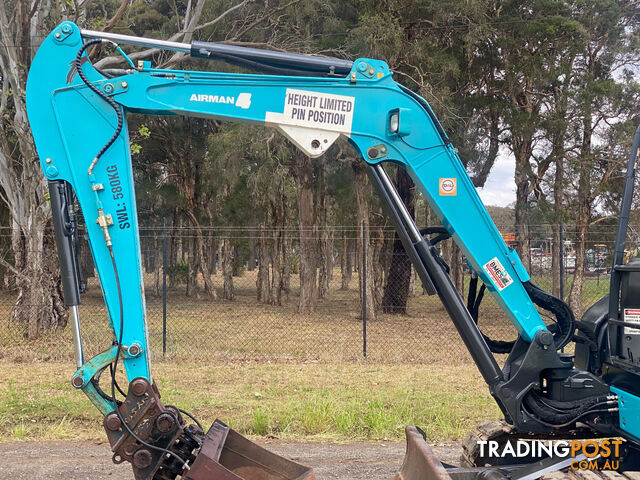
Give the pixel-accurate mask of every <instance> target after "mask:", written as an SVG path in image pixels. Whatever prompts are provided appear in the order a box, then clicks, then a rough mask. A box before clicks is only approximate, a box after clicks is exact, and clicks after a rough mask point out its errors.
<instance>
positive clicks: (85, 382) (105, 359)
mask: <svg viewBox="0 0 640 480" xmlns="http://www.w3.org/2000/svg"><path fill="white" fill-rule="evenodd" d="M117 350H118V347H117V346H116V345H113V346H112V347H110V348H109V349H108V350H105V351H104V352H102V353H100V354H98V355H96V356H95V357H93V358H92V359H91V360H89V361H88V362H85V364H84V365H83V366H82V368H81V369H79V370H78V371H77V372H76V373H75V374H74V375H73V377H72V380H71V384H72V385H73V386H74V387H75V388H80V389H82V391H83V392H84V394H85V395H86V396H87V397H89V400H91V403H93V404H94V405H95V406H96V408H97V409H98V410H100V412H102V414H103V415H107V414H108V413H110V412H113V411H114V410H115V406H114V405H113V402H111V401H109V400H107V399H105V398H104V397H103V396H102V395H100V394H99V393H98V391H97V390H96V388H95V387H94V385H93V384H92V383H91V379H92V378H93V377H94V376H95V375H96V374H97V373H98V372H100V371H101V370H102V369H104V368H106V367H108V366H109V364H111V363H113V362H114V361H115V359H116V354H117ZM120 356H121V358H127V356H126V350H122V352H121V354H120ZM77 379H82V384H80V383H76V381H77ZM109 395H111V393H109Z"/></svg>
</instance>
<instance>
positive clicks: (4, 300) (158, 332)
mask: <svg viewBox="0 0 640 480" xmlns="http://www.w3.org/2000/svg"><path fill="white" fill-rule="evenodd" d="M147 280H151V278H147ZM547 280H549V279H548V278H544V277H539V278H537V279H536V281H538V283H540V285H541V286H542V287H546V286H547V285H546V283H548V282H546V281H547ZM148 283H149V284H150V283H151V282H150V281H149V282H148ZM214 283H215V284H216V285H220V284H221V278H220V274H218V275H215V276H214ZM234 283H235V293H236V297H235V300H234V301H225V300H222V299H220V298H219V299H218V300H211V299H208V298H205V297H201V298H198V299H196V298H192V297H185V296H184V292H183V289H184V287H180V288H177V289H172V290H170V292H169V301H168V312H167V354H168V358H171V359H181V360H184V361H189V360H207V361H209V360H211V359H216V360H228V359H232V360H234V361H235V360H249V359H251V360H259V361H265V360H272V361H297V362H298V361H330V362H336V361H347V362H352V361H359V360H360V359H361V358H362V321H361V319H360V300H359V297H358V291H357V278H354V279H353V280H352V283H351V288H350V289H348V290H341V289H340V276H339V272H338V271H336V273H335V275H334V280H333V282H332V284H331V289H330V291H329V295H328V297H327V298H324V299H319V302H318V308H317V311H316V312H312V313H304V314H301V313H298V312H297V297H298V292H297V289H296V288H293V290H292V292H291V294H290V297H289V299H285V300H284V302H283V305H281V306H273V305H265V304H261V303H258V302H257V300H256V297H255V272H246V273H245V274H244V275H243V276H242V277H236V278H234ZM297 283H298V279H297V276H293V278H292V281H291V284H292V286H295V285H297ZM607 285H608V280H606V279H604V278H603V279H600V280H598V279H596V278H586V279H585V287H584V303H585V306H588V305H590V304H591V303H593V302H594V301H595V300H596V299H597V298H600V296H602V294H604V293H605V291H606V289H607ZM416 293H420V292H416ZM12 304H13V298H12V297H10V296H9V295H8V294H7V293H6V292H0V359H4V360H6V361H15V362H30V361H62V360H71V359H72V358H73V349H72V342H71V334H70V332H69V331H68V329H65V330H62V331H58V332H55V333H53V334H51V335H48V336H46V337H44V338H41V339H39V340H37V341H33V342H27V341H26V339H25V338H24V333H25V332H24V327H23V326H22V325H16V324H12V323H11V322H10V321H9V317H10V315H9V311H10V308H11V306H12ZM147 314H148V315H147V320H148V324H149V341H150V344H151V349H152V351H153V352H154V353H156V354H157V352H161V351H162V301H161V298H159V297H156V296H154V295H152V294H151V293H150V292H147ZM578 316H579V312H578ZM80 317H81V323H82V329H83V337H84V341H85V351H86V354H87V356H88V357H92V356H94V355H96V354H98V353H100V352H101V351H102V350H104V349H105V348H106V346H107V345H108V344H109V338H110V331H109V328H108V318H107V314H106V310H105V308H104V304H103V301H102V297H101V293H100V289H99V287H98V285H96V284H95V279H94V280H93V283H91V285H90V287H89V292H88V293H87V294H86V295H85V296H83V303H82V305H81V307H80ZM378 317H379V318H378V319H377V320H375V321H369V322H368V325H367V347H368V352H367V353H368V358H369V359H370V360H374V361H376V362H384V363H416V362H418V363H447V364H451V363H454V362H455V363H457V364H467V363H469V362H470V361H471V359H470V357H469V355H468V353H467V352H466V348H465V347H464V344H463V343H462V341H461V340H460V338H459V336H458V333H457V332H456V330H455V328H454V326H453V324H452V322H451V320H450V319H449V318H448V316H447V314H446V312H445V310H444V308H443V307H442V305H441V304H440V301H439V299H438V298H437V297H435V296H434V297H430V296H427V295H422V294H416V295H413V296H411V297H410V298H409V301H408V309H407V314H406V315H388V314H381V313H380V314H379V315H378ZM480 323H481V327H482V329H483V331H485V333H487V334H488V335H490V336H492V337H494V338H501V339H512V338H514V337H515V329H514V328H513V326H512V325H511V324H510V322H509V321H508V320H507V319H506V317H505V315H504V314H503V313H502V311H501V310H500V309H499V307H498V306H497V304H496V303H495V302H494V300H493V298H491V296H490V295H487V296H486V297H485V301H484V302H483V305H482V307H481V317H480Z"/></svg>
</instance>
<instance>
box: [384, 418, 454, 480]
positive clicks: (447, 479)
mask: <svg viewBox="0 0 640 480" xmlns="http://www.w3.org/2000/svg"><path fill="white" fill-rule="evenodd" d="M405 433H406V435H407V453H406V454H405V456H404V461H403V462H402V468H401V469H400V471H399V472H398V473H397V474H396V476H395V477H394V480H451V476H450V475H449V474H448V473H447V470H446V469H445V468H444V465H442V463H441V462H440V460H438V459H437V458H436V456H435V455H434V453H433V452H432V451H431V448H429V445H427V442H426V441H425V439H424V436H423V434H422V432H421V431H420V430H419V429H418V428H417V427H411V426H409V427H407V428H406V429H405Z"/></svg>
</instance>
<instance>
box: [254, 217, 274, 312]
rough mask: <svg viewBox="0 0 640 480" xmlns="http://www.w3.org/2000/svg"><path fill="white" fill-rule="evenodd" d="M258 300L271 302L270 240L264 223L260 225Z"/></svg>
mask: <svg viewBox="0 0 640 480" xmlns="http://www.w3.org/2000/svg"><path fill="white" fill-rule="evenodd" d="M256 287H257V293H258V295H257V296H258V301H259V302H262V303H269V301H270V300H271V289H270V288H271V286H270V284H269V241H268V239H267V232H266V229H265V226H264V225H260V242H259V244H258V278H257V280H256Z"/></svg>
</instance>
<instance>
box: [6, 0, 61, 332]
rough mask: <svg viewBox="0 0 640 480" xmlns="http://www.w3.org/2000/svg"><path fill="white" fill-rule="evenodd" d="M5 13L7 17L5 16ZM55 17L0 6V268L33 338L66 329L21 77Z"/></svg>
mask: <svg viewBox="0 0 640 480" xmlns="http://www.w3.org/2000/svg"><path fill="white" fill-rule="evenodd" d="M9 12H10V14H9ZM57 13H58V12H54V11H53V10H49V11H48V12H47V11H46V10H45V9H43V8H41V6H40V2H38V1H33V2H26V1H11V2H1V3H0V40H1V43H2V46H1V47H0V70H1V72H2V79H1V82H2V97H1V99H0V118H1V119H2V120H1V121H2V130H3V134H2V135H0V187H1V188H2V201H3V202H4V203H5V204H6V205H7V207H8V210H9V214H10V222H11V235H12V236H11V247H12V253H13V265H12V264H10V263H8V262H6V261H3V264H4V266H5V267H6V268H8V269H9V270H10V271H11V272H12V274H13V275H14V276H15V286H16V288H17V291H18V296H17V300H16V303H15V305H14V308H13V311H12V319H13V320H14V321H15V322H18V323H21V324H23V325H25V326H26V327H27V336H28V337H29V338H36V337H38V336H40V335H42V334H44V333H47V332H50V331H52V330H55V329H57V328H62V327H64V326H65V325H66V324H67V315H68V313H67V311H66V308H65V306H64V304H63V301H62V292H61V285H60V274H59V271H58V264H57V263H58V262H57V259H56V258H55V255H51V254H50V253H49V252H51V251H52V250H53V249H54V248H55V247H54V245H55V244H54V240H53V236H52V235H51V231H50V226H51V224H50V217H51V211H50V206H49V203H48V201H47V190H46V184H45V183H44V182H43V181H42V172H41V171H40V164H39V162H37V161H36V159H37V158H38V155H37V153H36V149H35V145H34V143H33V139H32V136H31V130H30V127H29V123H28V120H27V113H26V104H25V89H26V80H27V72H28V70H29V66H30V64H31V60H32V58H33V54H34V52H35V47H36V46H37V45H36V44H34V43H33V40H34V39H35V38H38V37H37V35H42V34H44V33H46V32H45V30H46V29H47V28H48V26H49V25H50V22H55V21H56V20H57V19H56V18H55V16H56V15H57Z"/></svg>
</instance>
